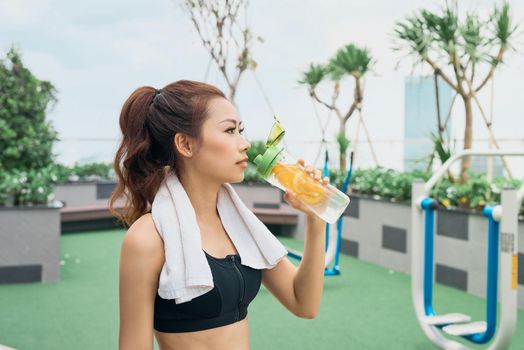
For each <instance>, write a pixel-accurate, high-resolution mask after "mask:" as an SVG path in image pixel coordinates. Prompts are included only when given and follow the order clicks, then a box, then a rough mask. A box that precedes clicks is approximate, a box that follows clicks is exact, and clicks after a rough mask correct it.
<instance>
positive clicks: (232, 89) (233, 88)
mask: <svg viewBox="0 0 524 350" xmlns="http://www.w3.org/2000/svg"><path fill="white" fill-rule="evenodd" d="M236 93H237V88H236V86H230V87H229V94H228V99H229V102H231V103H232V104H233V105H234V106H235V107H236V105H237V104H236V103H235V95H236Z"/></svg>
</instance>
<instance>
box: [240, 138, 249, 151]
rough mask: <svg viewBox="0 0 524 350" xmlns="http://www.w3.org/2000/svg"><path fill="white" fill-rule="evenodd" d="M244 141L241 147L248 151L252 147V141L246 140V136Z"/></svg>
mask: <svg viewBox="0 0 524 350" xmlns="http://www.w3.org/2000/svg"><path fill="white" fill-rule="evenodd" d="M243 141H244V142H242V143H241V144H240V149H241V150H242V151H248V150H249V149H250V148H251V143H250V142H249V141H248V140H246V139H245V138H243Z"/></svg>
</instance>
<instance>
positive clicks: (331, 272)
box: [287, 150, 353, 276]
mask: <svg viewBox="0 0 524 350" xmlns="http://www.w3.org/2000/svg"><path fill="white" fill-rule="evenodd" d="M328 161H329V154H328V151H327V150H326V157H325V160H324V169H323V176H329V167H328ZM352 175H353V152H351V154H350V161H349V170H348V172H347V174H346V177H345V179H344V183H343V184H342V188H341V191H342V192H343V193H346V192H347V190H348V187H349V182H350V181H351V176H352ZM342 222H343V216H340V218H339V219H338V220H337V247H336V250H335V263H334V264H333V267H332V268H326V269H325V270H324V276H335V275H340V264H339V261H340V246H341V244H342ZM328 243H329V224H327V223H326V247H325V250H326V251H327V249H328ZM287 255H288V257H290V258H293V259H296V260H302V257H301V256H300V255H298V254H295V253H293V252H289V251H288V253H287Z"/></svg>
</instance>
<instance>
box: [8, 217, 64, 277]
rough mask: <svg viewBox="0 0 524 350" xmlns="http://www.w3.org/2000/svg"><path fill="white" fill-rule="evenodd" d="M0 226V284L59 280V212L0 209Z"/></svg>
mask: <svg viewBox="0 0 524 350" xmlns="http://www.w3.org/2000/svg"><path fill="white" fill-rule="evenodd" d="M0 223H1V224H0V242H1V245H0V284H2V283H22V282H55V281H58V280H59V279H60V213H59V209H58V208H43V209H42V208H23V209H18V208H2V209H0Z"/></svg>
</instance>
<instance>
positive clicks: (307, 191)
mask: <svg viewBox="0 0 524 350" xmlns="http://www.w3.org/2000/svg"><path fill="white" fill-rule="evenodd" d="M271 172H272V173H273V175H274V176H275V177H276V178H277V180H278V181H279V182H280V183H281V184H282V186H284V187H285V188H287V189H289V190H291V191H293V192H294V193H295V194H296V195H297V196H298V197H299V198H300V199H301V200H302V201H304V202H305V203H308V204H312V205H314V204H318V203H320V202H322V201H323V200H324V199H325V198H326V189H325V188H324V187H323V186H322V184H321V183H319V182H318V181H316V180H315V179H313V178H312V177H311V176H309V175H308V174H307V173H305V172H304V171H303V170H302V169H301V168H300V166H298V165H296V164H283V163H277V164H276V165H275V166H274V167H273V169H272V170H271Z"/></svg>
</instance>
